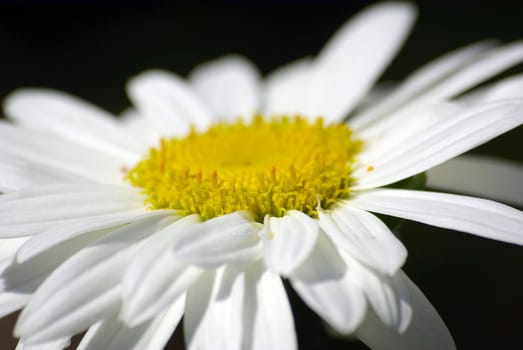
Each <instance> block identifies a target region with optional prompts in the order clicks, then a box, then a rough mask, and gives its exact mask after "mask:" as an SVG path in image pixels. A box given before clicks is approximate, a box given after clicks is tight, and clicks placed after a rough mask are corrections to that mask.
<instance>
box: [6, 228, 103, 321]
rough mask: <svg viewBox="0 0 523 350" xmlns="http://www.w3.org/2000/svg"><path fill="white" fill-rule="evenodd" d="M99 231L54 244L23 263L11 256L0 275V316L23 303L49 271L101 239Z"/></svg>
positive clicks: (16, 308) (20, 306) (18, 307)
mask: <svg viewBox="0 0 523 350" xmlns="http://www.w3.org/2000/svg"><path fill="white" fill-rule="evenodd" d="M102 234H103V232H91V233H89V234H86V235H83V236H81V237H77V238H74V239H71V240H69V241H68V242H64V243H61V244H57V245H56V246H54V247H52V248H50V249H47V250H45V251H42V252H41V253H40V254H38V255H36V256H33V257H31V259H28V260H26V261H24V262H17V261H15V260H14V259H12V260H11V261H10V262H8V263H6V265H5V266H4V267H3V269H2V272H1V274H0V316H5V315H7V314H9V313H11V312H13V311H16V310H18V309H20V308H22V307H23V306H25V305H26V303H27V302H29V300H30V298H31V295H32V294H33V293H34V292H35V290H36V289H37V288H38V287H39V286H40V284H41V283H42V282H43V281H44V280H45V279H46V278H47V276H48V275H49V274H50V273H52V272H53V271H54V270H55V269H56V268H57V267H58V266H59V265H60V264H62V263H63V262H64V261H65V260H67V259H68V258H69V257H70V256H71V255H73V254H75V253H76V252H78V251H79V250H80V249H82V248H83V247H85V246H86V245H88V244H89V243H91V242H93V241H95V240H96V239H98V238H100V236H101V235H102ZM16 240H20V239H16ZM11 246H12V244H11ZM13 248H14V247H13ZM14 254H16V250H14V251H13V252H12V255H14Z"/></svg>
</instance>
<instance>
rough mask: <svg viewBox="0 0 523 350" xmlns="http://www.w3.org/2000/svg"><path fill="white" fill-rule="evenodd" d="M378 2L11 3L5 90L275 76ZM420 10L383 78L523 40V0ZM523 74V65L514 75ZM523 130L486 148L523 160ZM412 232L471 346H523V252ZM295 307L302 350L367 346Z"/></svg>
mask: <svg viewBox="0 0 523 350" xmlns="http://www.w3.org/2000/svg"><path fill="white" fill-rule="evenodd" d="M368 3H370V2H368V1H347V2H338V1H322V2H314V1H306V2H299V1H283V2H278V3H276V2H263V3H262V2H250V3H248V4H247V3H245V2H243V3H242V2H232V1H230V2H220V3H199V4H197V5H196V4H194V3H193V4H191V5H189V4H186V3H175V4H172V3H167V2H149V3H148V4H147V5H144V4H141V3H138V2H131V3H125V4H124V3H123V2H121V3H119V2H114V1H112V2H106V3H105V4H104V5H102V4H101V3H87V2H73V3H67V4H66V3H65V2H63V3H62V2H60V1H54V2H48V3H45V4H44V3H42V2H19V3H18V4H17V5H14V4H13V3H5V2H0V48H1V49H0V96H2V98H3V97H4V96H5V95H6V94H7V93H9V92H10V91H12V90H13V89H16V88H18V87H26V86H46V87H51V88H56V89H60V90H64V91H67V92H69V93H72V94H75V95H78V96H80V97H82V98H85V99H86V100H88V101H91V102H93V103H95V104H97V105H99V106H102V107H103V108H106V109H107V110H109V111H112V112H114V113H118V112H120V111H122V110H123V109H124V108H126V107H127V106H128V105H129V101H128V99H127V97H126V95H125V91H124V85H125V82H126V80H127V79H128V78H129V77H130V76H132V75H134V74H136V73H138V72H140V71H142V70H144V69H147V68H165V69H168V70H172V71H175V72H177V73H180V74H182V75H184V74H187V72H188V71H189V70H190V69H191V68H192V67H193V66H194V65H196V64H197V63H200V62H202V61H205V60H208V59H212V58H214V57H216V56H220V55H223V54H226V53H230V52H237V53H240V54H243V55H245V56H247V57H249V58H251V59H252V60H253V61H254V62H256V63H257V65H258V66H259V67H260V69H261V71H262V72H263V73H264V74H266V73H268V72H269V71H270V70H272V69H273V68H276V67H278V66H279V65H281V64H284V63H286V62H288V61H291V60H294V59H296V58H299V57H302V56H305V55H312V54H315V53H316V52H317V51H318V50H319V49H320V48H321V46H322V44H323V43H324V42H325V41H326V40H327V39H328V38H329V36H330V35H331V34H332V33H333V32H334V31H335V30H336V28H338V27H339V26H340V25H341V24H342V23H343V22H344V21H345V20H346V19H347V18H348V17H350V16H351V15H352V14H354V13H355V12H356V11H357V10H359V9H361V8H363V7H364V6H365V5H367V4H368ZM419 9H420V17H419V20H418V23H417V25H416V26H415V29H414V32H413V34H412V35H411V37H410V39H409V41H408V42H407V44H406V47H405V48H404V50H403V51H402V52H401V53H400V55H399V56H398V57H397V59H396V60H395V61H394V62H393V64H392V65H391V66H390V68H389V69H388V70H387V72H386V73H385V75H384V77H383V80H387V81H388V80H391V81H399V80H400V79H402V78H403V77H405V75H406V74H407V73H408V72H410V71H412V70H413V69H415V68H417V67H419V66H420V65H421V64H423V63H425V62H427V61H429V60H430V59H432V58H435V57H436V56H438V55H441V54H443V53H445V52H447V51H449V50H451V49H454V48H457V47H459V46H462V45H465V44H468V43H471V42H474V41H477V40H481V39H486V38H498V39H500V40H502V41H504V42H509V41H513V40H516V39H521V38H523V2H516V1H514V2H506V1H496V2H490V3H488V4H487V3H485V4H483V3H479V2H477V1H474V2H473V1H470V2H450V1H448V2H447V1H438V2H436V1H434V2H421V3H419ZM518 72H519V73H521V72H523V66H522V65H519V66H518V67H516V68H514V69H511V70H510V73H518ZM522 137H523V134H522V131H521V128H519V129H518V130H515V131H512V132H510V133H508V134H506V135H503V136H502V137H500V138H498V139H496V140H494V141H492V142H490V143H489V144H487V145H484V146H481V147H479V148H478V149H476V150H475V152H476V153H482V154H490V155H496V156H500V157H504V158H509V159H514V160H518V161H523V159H522V153H523V152H522V148H523V142H522ZM515 185H517V184H515ZM402 237H403V240H404V242H405V244H406V246H407V248H408V249H409V258H408V262H407V265H406V267H405V270H406V271H407V273H408V274H409V276H410V277H411V278H412V279H413V280H414V281H415V282H416V283H417V285H418V286H419V287H420V288H421V289H422V290H423V291H424V293H425V294H426V296H427V297H428V298H429V300H431V302H432V303H433V305H434V306H435V307H436V309H437V310H438V311H439V313H440V314H441V316H442V318H443V319H444V320H445V322H446V324H447V326H448V327H449V329H450V331H451V333H452V334H453V336H454V338H455V341H456V343H457V345H458V348H459V349H520V348H521V340H520V334H521V327H522V326H523V283H522V280H523V278H522V273H521V272H520V271H521V268H522V267H523V247H517V246H513V245H510V244H504V243H499V242H495V241H490V240H487V239H482V238H478V237H474V236H471V235H467V234H463V233H458V232H451V231H445V230H441V229H433V228H430V227H428V226H425V225H421V224H415V223H406V224H405V225H404V226H403V230H402ZM293 307H294V308H295V312H296V323H297V330H298V335H299V341H300V348H302V349H320V348H331V349H337V348H340V349H341V348H343V349H352V348H354V349H365V347H364V346H363V345H361V344H358V343H352V342H351V343H346V342H344V341H342V340H338V339H334V338H331V337H329V336H328V335H327V333H326V332H325V331H324V328H323V326H322V324H321V322H320V321H319V320H318V319H317V318H316V317H315V316H314V315H313V314H311V313H309V312H308V311H307V310H306V308H305V307H304V306H303V305H302V304H300V303H299V302H295V304H294V305H293ZM0 322H1V324H0V330H1V331H2V333H1V335H0V345H1V346H0V348H1V349H9V348H14V340H12V339H11V338H10V336H9V334H10V327H11V325H9V324H8V323H9V322H12V318H11V319H4V320H0ZM179 335H180V334H178V336H179ZM178 340H179V339H178ZM177 343H178V342H172V343H171V346H172V348H175V347H177V346H178V345H177Z"/></svg>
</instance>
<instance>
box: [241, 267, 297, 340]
mask: <svg viewBox="0 0 523 350" xmlns="http://www.w3.org/2000/svg"><path fill="white" fill-rule="evenodd" d="M244 315H246V317H245V320H244V339H243V347H242V349H252V350H271V349H274V350H279V349H289V350H292V349H297V347H298V345H297V341H296V330H295V329H294V320H293V318H292V312H291V308H290V305H289V301H288V299H287V295H286V293H285V288H284V287H283V283H282V281H281V279H280V277H279V276H277V275H275V274H273V273H271V272H269V271H266V270H265V269H264V268H263V266H262V264H253V266H251V267H250V268H249V269H247V271H246V272H245V310H244Z"/></svg>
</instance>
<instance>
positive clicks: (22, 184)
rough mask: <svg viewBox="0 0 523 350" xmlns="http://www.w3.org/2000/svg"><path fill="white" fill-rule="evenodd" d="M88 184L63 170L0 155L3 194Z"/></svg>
mask: <svg viewBox="0 0 523 350" xmlns="http://www.w3.org/2000/svg"><path fill="white" fill-rule="evenodd" d="M89 182H90V181H89V180H87V179H85V178H82V177H79V176H75V175H73V174H70V173H68V172H66V171H63V170H62V171H59V170H57V169H53V168H50V167H47V166H45V165H41V164H35V163H32V162H29V161H26V160H22V159H20V158H17V157H10V156H8V155H3V154H0V192H3V193H8V192H13V191H18V190H21V189H23V188H27V187H31V186H41V185H49V184H59V183H60V184H64V183H89Z"/></svg>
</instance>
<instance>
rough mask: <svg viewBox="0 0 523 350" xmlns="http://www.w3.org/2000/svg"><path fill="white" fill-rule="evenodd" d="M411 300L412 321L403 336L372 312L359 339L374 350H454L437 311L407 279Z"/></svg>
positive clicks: (363, 324)
mask: <svg viewBox="0 0 523 350" xmlns="http://www.w3.org/2000/svg"><path fill="white" fill-rule="evenodd" d="M404 280H405V281H406V283H407V286H408V288H409V292H410V296H411V301H410V303H411V306H412V309H413V311H412V317H413V318H412V321H411V322H410V326H409V327H408V328H407V330H406V331H405V332H403V333H401V334H400V333H398V332H397V331H396V330H394V329H390V328H387V327H386V326H385V325H384V324H383V323H382V322H381V321H380V320H379V319H378V318H377V317H376V316H375V315H374V314H373V313H372V312H368V313H367V317H366V318H365V321H364V322H363V323H362V325H361V326H360V327H359V328H358V330H357V331H356V334H355V335H356V336H357V337H358V338H359V339H360V340H361V341H363V342H364V343H365V344H367V345H368V346H369V347H370V348H371V349H373V350H397V349H424V350H453V349H455V348H456V346H455V345H454V342H453V340H452V337H451V335H450V333H449V331H448V329H447V327H446V326H445V324H444V323H443V321H442V320H441V318H440V317H439V315H438V313H437V312H436V310H434V307H433V306H432V305H431V304H430V302H429V301H428V300H427V299H426V298H425V296H424V295H423V293H422V292H421V291H420V290H419V289H418V288H417V287H416V286H415V285H414V283H412V282H411V281H410V280H409V279H408V277H407V276H404Z"/></svg>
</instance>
